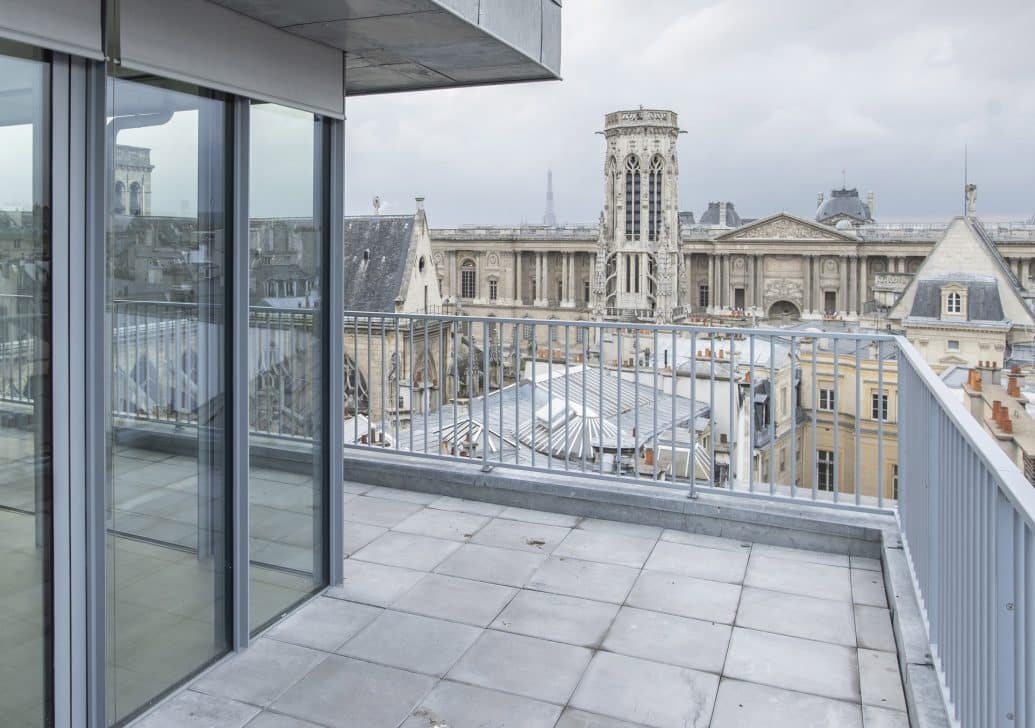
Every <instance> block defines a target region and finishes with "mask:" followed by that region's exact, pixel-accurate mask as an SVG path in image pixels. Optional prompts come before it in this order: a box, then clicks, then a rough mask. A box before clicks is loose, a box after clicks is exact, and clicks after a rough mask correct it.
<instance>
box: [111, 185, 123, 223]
mask: <svg viewBox="0 0 1035 728" xmlns="http://www.w3.org/2000/svg"><path fill="white" fill-rule="evenodd" d="M112 209H113V210H114V211H115V214H116V215H124V214H125V213H126V185H124V184H123V183H122V182H116V183H115V199H114V200H113V201H112Z"/></svg>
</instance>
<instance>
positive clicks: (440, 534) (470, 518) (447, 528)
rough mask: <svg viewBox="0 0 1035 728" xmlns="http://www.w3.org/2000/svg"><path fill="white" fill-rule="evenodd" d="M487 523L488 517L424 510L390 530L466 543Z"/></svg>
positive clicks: (431, 509)
mask: <svg viewBox="0 0 1035 728" xmlns="http://www.w3.org/2000/svg"><path fill="white" fill-rule="evenodd" d="M488 522H489V517H488V516H479V515H477V514H474V513H460V512H456V511H438V510H435V509H434V508H425V509H424V510H422V511H420V512H419V513H414V514H413V515H412V516H410V517H409V518H407V519H406V520H405V521H403V522H402V523H400V524H398V525H397V526H396V527H395V528H393V529H392V530H393V531H399V532H402V533H415V534H418V535H421V536H431V537H432V538H441V539H449V540H452V541H461V542H466V541H468V540H470V539H471V537H473V536H474V534H476V533H477V532H478V529H480V528H481V527H482V526H484V525H485V524H486V523H488Z"/></svg>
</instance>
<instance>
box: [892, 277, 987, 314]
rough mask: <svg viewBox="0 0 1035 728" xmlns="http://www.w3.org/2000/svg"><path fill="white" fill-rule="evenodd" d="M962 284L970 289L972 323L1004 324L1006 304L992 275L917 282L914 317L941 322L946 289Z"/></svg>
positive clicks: (913, 309) (935, 278)
mask: <svg viewBox="0 0 1035 728" xmlns="http://www.w3.org/2000/svg"><path fill="white" fill-rule="evenodd" d="M948 283H958V284H959V285H961V286H965V287H966V289H967V320H968V321H1004V320H1005V318H1006V317H1005V315H1004V314H1003V303H1002V301H1001V300H1000V298H999V283H998V281H996V279H995V278H993V277H992V276H977V275H970V274H966V273H959V274H955V275H952V276H938V277H934V278H921V279H920V280H918V281H917V286H916V297H915V298H914V299H913V308H912V310H911V311H910V312H909V317H910V318H926V319H939V318H941V314H942V287H943V286H945V285H946V284H948Z"/></svg>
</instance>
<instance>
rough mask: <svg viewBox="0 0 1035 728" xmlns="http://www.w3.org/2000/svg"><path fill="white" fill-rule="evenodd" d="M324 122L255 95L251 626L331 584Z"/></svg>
mask: <svg viewBox="0 0 1035 728" xmlns="http://www.w3.org/2000/svg"><path fill="white" fill-rule="evenodd" d="M317 128H318V122H317V120H316V118H315V117H314V116H313V115H312V114H309V113H305V112H301V111H296V110H293V109H287V108H284V107H282V106H276V105H274V104H258V103H257V104H253V105H252V107H251V115H250V144H251V150H250V155H249V165H250V175H249V198H250V199H249V209H250V211H251V212H250V214H251V221H250V229H249V299H250V306H249V311H248V395H249V420H250V421H249V445H250V455H249V460H250V466H249V474H248V484H249V500H250V502H249V513H250V518H249V526H250V560H251V568H250V571H249V580H250V597H251V603H250V605H251V609H250V622H251V625H250V627H251V628H252V629H253V630H254V629H257V628H259V627H261V626H262V625H263V624H265V623H267V622H269V621H270V620H271V619H273V618H275V617H277V616H278V615H279V614H281V613H282V612H283V611H284V610H286V609H288V608H289V607H291V606H292V605H294V604H295V603H297V602H298V601H299V600H300V599H301V598H303V597H304V596H306V595H307V594H309V593H310V592H312V591H313V590H314V589H316V588H318V587H319V586H321V585H322V584H323V580H324V577H323V575H322V571H323V568H322V559H321V555H322V546H321V544H322V531H323V529H322V528H321V518H322V513H323V508H322V499H321V497H320V494H321V487H320V485H321V482H322V479H321V477H320V466H319V447H318V445H319V431H320V422H321V410H320V404H321V399H320V385H321V380H320V346H321V341H320V336H319V333H320V327H319V321H320V318H319V313H320V289H319V285H318V284H319V270H320V228H319V220H320V216H319V215H318V214H317V211H316V209H315V207H314V182H315V181H316V180H317V179H318V175H319V172H318V167H317V165H316V163H315V161H314V145H315V139H316V130H317Z"/></svg>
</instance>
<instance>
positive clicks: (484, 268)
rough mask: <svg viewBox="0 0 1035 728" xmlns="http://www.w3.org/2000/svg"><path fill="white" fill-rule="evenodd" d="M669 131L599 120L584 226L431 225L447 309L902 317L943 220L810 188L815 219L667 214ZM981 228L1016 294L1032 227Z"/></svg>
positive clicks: (639, 317) (671, 173)
mask: <svg viewBox="0 0 1035 728" xmlns="http://www.w3.org/2000/svg"><path fill="white" fill-rule="evenodd" d="M679 133H680V129H679V127H678V120H677V115H676V114H675V113H674V112H672V111H666V110H650V109H636V110H631V111H617V112H614V113H611V114H608V115H607V116H606V118H605V125H604V132H603V135H604V138H605V142H606V149H605V154H604V160H603V183H604V184H603V205H602V211H601V214H600V218H599V220H598V221H597V223H596V224H585V225H568V226H555V225H536V226H520V227H492V226H489V227H460V228H453V229H432V231H431V238H432V249H433V251H434V252H433V262H434V264H435V268H436V271H437V275H438V277H439V281H440V287H441V290H442V296H443V298H444V299H445V301H446V302H447V304H451V305H453V306H455V307H459V308H460V309H461V310H462V311H464V312H466V313H470V314H474V315H488V314H494V315H497V316H501V315H502V316H512V317H515V318H520V317H526V316H527V317H532V318H540V319H549V318H557V319H569V320H579V319H582V320H617V321H629V322H633V321H641V322H658V323H670V322H683V323H705V322H708V323H723V324H738V323H743V324H745V325H748V324H751V323H756V322H761V323H765V322H770V323H782V322H786V321H792V320H801V319H804V320H817V321H824V320H826V321H844V322H851V323H860V324H863V325H872V326H879V327H880V328H883V327H884V326H885V325H886V324H888V323H893V324H895V325H896V326H897V325H899V324H901V322H900V321H893V320H891V319H890V318H889V315H890V314H891V313H892V309H893V307H894V304H895V302H896V301H897V300H898V298H899V296H900V295H901V293H902V292H903V291H904V290H905V289H906V287H907V286H908V285H909V283H910V282H911V281H912V279H913V277H914V275H915V274H916V272H917V271H918V270H919V269H920V267H921V265H922V264H923V262H924V260H925V259H926V257H927V256H928V254H929V253H930V252H931V251H932V250H933V249H934V247H935V245H936V244H937V243H938V241H939V240H940V239H941V238H942V237H943V235H944V234H945V233H946V230H947V228H948V227H949V223H948V222H946V223H945V224H930V223H917V224H909V223H893V224H885V223H880V222H878V221H876V220H875V209H874V207H875V205H874V200H873V195H872V193H870V194H869V195H868V196H867V198H866V200H865V201H863V199H862V198H861V197H860V195H859V193H858V191H857V190H854V189H840V190H833V191H832V193H831V194H830V196H829V197H824V196H823V195H820V196H819V199H818V200H817V202H818V205H817V212H816V215H815V217H814V219H804V218H801V217H797V216H795V215H790V214H787V213H776V214H772V215H769V216H766V217H763V218H760V219H753V220H748V219H742V218H741V217H740V216H739V215H737V212H736V210H735V208H734V206H733V204H732V203H729V202H713V203H711V204H710V205H709V207H708V210H707V211H705V213H704V214H703V215H702V216H701V217H700V219H699V220H695V218H694V215H693V213H689V212H680V211H679V201H678V196H677V190H678V182H679V164H678V157H677V153H676V141H677V138H678V134H679ZM972 212H973V211H972ZM982 228H983V230H984V232H985V234H986V236H987V237H988V239H989V240H991V241H992V242H993V244H994V245H995V246H996V247H997V249H998V250H999V253H1000V255H1001V256H1002V258H1003V260H1004V262H1005V264H1006V265H1007V266H1009V268H1010V270H1011V271H1012V272H1013V273H1014V276H1015V278H1016V280H1017V281H1018V283H1019V286H1020V288H1021V290H1022V292H1023V295H1024V296H1025V297H1027V295H1028V293H1029V291H1030V290H1031V288H1032V285H1033V281H1032V279H1033V278H1035V224H1031V223H1012V224H985V225H983V226H982Z"/></svg>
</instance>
